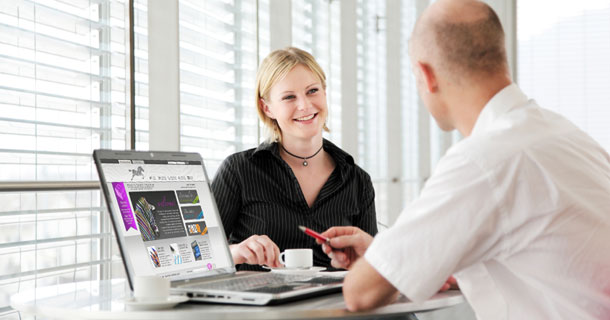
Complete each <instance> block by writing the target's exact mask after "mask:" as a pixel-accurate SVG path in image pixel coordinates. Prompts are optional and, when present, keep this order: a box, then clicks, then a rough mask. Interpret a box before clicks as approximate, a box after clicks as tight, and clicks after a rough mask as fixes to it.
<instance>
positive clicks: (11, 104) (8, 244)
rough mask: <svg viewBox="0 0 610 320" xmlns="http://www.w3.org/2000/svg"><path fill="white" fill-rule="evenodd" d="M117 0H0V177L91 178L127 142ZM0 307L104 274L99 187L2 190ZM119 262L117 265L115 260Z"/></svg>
mask: <svg viewBox="0 0 610 320" xmlns="http://www.w3.org/2000/svg"><path fill="white" fill-rule="evenodd" d="M125 12H126V4H125V2H124V1H116V0H100V1H94V2H91V1H88V0H87V1H84V0H74V1H70V2H65V1H53V0H48V1H40V2H37V1H18V0H9V1H2V2H1V3H0V106H1V108H2V115H1V116H0V180H1V181H49V180H85V181H90V180H97V173H96V171H95V168H94V167H93V164H92V161H91V152H92V150H93V149H95V148H101V147H102V148H114V149H124V148H126V146H127V145H126V141H127V139H126V136H127V131H126V119H127V118H126V114H127V113H126V112H127V109H126V101H127V100H126V73H127V71H126V70H127V67H126V66H127V54H128V53H127V49H128V47H127V46H126V42H127V41H126V39H127V36H126V31H125V30H126V15H125ZM0 201H1V202H2V204H3V205H2V208H0V313H2V312H3V311H6V310H8V309H9V307H8V304H9V297H10V294H12V293H14V292H18V291H20V290H25V289H29V288H34V287H36V286H41V285H50V284H56V283H61V282H68V281H80V280H88V279H98V278H100V276H101V275H102V274H110V273H111V271H109V270H110V269H109V268H108V267H109V263H108V262H110V260H111V256H110V255H109V254H106V253H105V252H106V251H103V250H102V244H105V245H109V244H110V243H111V233H110V231H109V229H108V227H107V217H106V213H105V212H104V211H103V209H102V205H101V199H100V193H99V191H70V190H67V191H53V192H21V193H15V192H0ZM119 263H120V262H119Z"/></svg>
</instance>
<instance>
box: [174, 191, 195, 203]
mask: <svg viewBox="0 0 610 320" xmlns="http://www.w3.org/2000/svg"><path fill="white" fill-rule="evenodd" d="M176 194H177V195H178V201H179V202H180V204H187V203H188V204H196V203H199V195H198V194H197V190H176Z"/></svg>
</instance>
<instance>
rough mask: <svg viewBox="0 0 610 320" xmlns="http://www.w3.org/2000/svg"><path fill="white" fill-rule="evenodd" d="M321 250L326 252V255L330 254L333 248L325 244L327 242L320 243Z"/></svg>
mask: <svg viewBox="0 0 610 320" xmlns="http://www.w3.org/2000/svg"><path fill="white" fill-rule="evenodd" d="M322 252H324V253H326V255H328V256H330V255H331V254H332V252H333V249H332V248H331V247H330V246H329V245H327V244H323V245H322Z"/></svg>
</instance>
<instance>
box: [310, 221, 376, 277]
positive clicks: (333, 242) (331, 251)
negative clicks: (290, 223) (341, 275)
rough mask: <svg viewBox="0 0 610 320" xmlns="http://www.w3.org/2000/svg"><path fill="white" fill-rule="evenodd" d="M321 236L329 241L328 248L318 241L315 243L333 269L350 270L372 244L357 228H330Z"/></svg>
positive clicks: (371, 240) (369, 236)
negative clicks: (326, 256)
mask: <svg viewBox="0 0 610 320" xmlns="http://www.w3.org/2000/svg"><path fill="white" fill-rule="evenodd" d="M322 235H323V236H325V237H327V238H329V239H330V247H329V246H328V245H326V244H324V243H323V242H322V241H320V240H316V242H318V243H319V244H322V251H324V253H326V254H327V255H328V256H329V257H330V259H331V261H330V264H331V265H332V266H333V267H335V268H344V269H349V268H351V266H352V265H353V264H354V262H355V261H356V260H358V258H360V257H361V256H362V255H364V252H365V251H366V249H367V248H368V247H369V246H370V245H371V242H373V237H372V236H371V235H370V234H368V233H366V232H364V231H362V230H361V229H359V228H357V227H332V228H330V229H328V230H326V231H324V232H323V233H322Z"/></svg>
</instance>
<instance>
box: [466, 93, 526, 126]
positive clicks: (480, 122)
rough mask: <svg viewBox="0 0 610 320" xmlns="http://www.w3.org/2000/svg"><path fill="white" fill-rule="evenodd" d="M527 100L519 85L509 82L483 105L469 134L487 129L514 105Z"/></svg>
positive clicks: (521, 103)
mask: <svg viewBox="0 0 610 320" xmlns="http://www.w3.org/2000/svg"><path fill="white" fill-rule="evenodd" d="M527 101H528V99H527V96H526V95H525V93H523V91H521V89H519V87H518V86H517V85H516V84H514V83H511V84H510V85H508V86H506V87H504V89H502V90H500V91H499V92H498V93H496V95H495V96H493V97H492V98H491V99H490V100H489V102H487V104H486V105H485V107H484V108H483V110H481V113H480V114H479V117H478V118H477V121H476V123H475V124H474V128H472V132H471V135H476V134H480V133H483V132H486V131H489V130H490V129H491V128H492V127H493V123H494V121H495V120H496V119H497V118H498V117H500V116H502V115H503V114H505V113H507V112H508V111H509V110H511V109H513V108H514V107H517V106H520V105H523V104H525V103H526V102H527Z"/></svg>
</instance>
